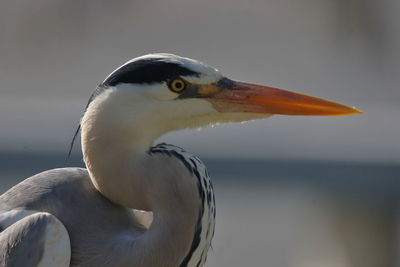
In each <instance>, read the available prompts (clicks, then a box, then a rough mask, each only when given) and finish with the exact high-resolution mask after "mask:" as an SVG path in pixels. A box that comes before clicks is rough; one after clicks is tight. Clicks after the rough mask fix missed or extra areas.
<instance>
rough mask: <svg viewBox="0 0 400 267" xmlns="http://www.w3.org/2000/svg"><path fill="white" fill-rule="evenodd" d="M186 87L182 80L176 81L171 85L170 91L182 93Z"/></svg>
mask: <svg viewBox="0 0 400 267" xmlns="http://www.w3.org/2000/svg"><path fill="white" fill-rule="evenodd" d="M185 87H186V83H185V81H184V80H182V79H175V80H173V81H172V82H170V83H169V89H171V91H173V92H175V93H181V92H182V91H183V90H185Z"/></svg>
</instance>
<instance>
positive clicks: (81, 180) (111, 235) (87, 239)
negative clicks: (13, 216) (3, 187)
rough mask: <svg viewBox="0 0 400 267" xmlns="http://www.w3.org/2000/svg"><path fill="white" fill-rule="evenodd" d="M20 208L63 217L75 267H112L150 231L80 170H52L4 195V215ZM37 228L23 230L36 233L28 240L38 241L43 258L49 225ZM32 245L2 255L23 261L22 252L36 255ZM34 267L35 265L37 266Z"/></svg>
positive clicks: (1, 207)
mask: <svg viewBox="0 0 400 267" xmlns="http://www.w3.org/2000/svg"><path fill="white" fill-rule="evenodd" d="M14 209H25V210H34V211H41V212H48V213H50V214H52V215H54V216H55V217H57V218H58V219H59V220H60V221H61V222H62V223H63V224H64V225H65V227H66V229H67V231H68V233H69V237H70V240H71V252H72V253H71V266H110V264H112V262H109V260H110V258H109V257H110V255H113V258H114V259H115V258H116V259H118V254H119V253H124V252H125V250H124V247H129V245H130V244H132V243H133V242H134V240H135V238H136V237H137V236H139V235H140V234H141V233H143V232H144V231H145V228H144V227H143V226H142V225H141V224H140V223H139V222H137V221H136V220H135V217H134V216H133V213H132V211H131V210H130V209H127V208H124V207H122V206H119V205H116V204H114V203H112V202H110V201H109V200H108V199H106V198H104V197H103V196H102V195H101V194H100V193H99V192H98V191H97V190H96V189H95V188H94V186H93V184H92V182H91V180H90V178H89V175H88V173H87V171H86V170H85V169H80V168H64V169H54V170H49V171H46V172H43V173H39V174H37V175H35V176H32V177H30V178H28V179H26V180H25V181H23V182H22V183H20V184H17V185H16V186H14V187H13V188H11V189H10V190H8V191H7V192H6V193H4V194H3V195H2V196H0V214H2V213H5V212H7V211H10V210H14ZM28 217H30V216H28ZM35 223H36V225H37V226H36V227H31V226H32V222H29V225H30V226H29V225H28V224H23V225H22V226H21V227H25V228H29V230H30V231H29V233H27V235H26V236H25V237H24V238H31V237H32V236H34V238H35V240H36V241H35V246H34V248H35V255H33V258H38V259H40V255H41V253H42V252H41V249H40V246H42V245H43V244H41V243H40V240H41V239H40V238H41V236H42V235H43V229H42V228H43V227H41V226H43V224H40V223H37V222H34V223H33V224H35ZM0 225H1V221H0ZM7 229H8V228H6V229H5V230H4V231H3V232H2V233H0V240H2V239H1V238H6V237H2V236H3V235H4V234H5V233H6V231H7ZM16 230H17V229H16ZM16 230H15V231H16ZM41 234H42V235H41ZM14 235H15V233H14ZM18 236H19V235H17V237H15V238H19V237H18ZM2 243H3V242H2ZM26 244H28V245H23V244H22V243H21V247H20V248H18V249H17V250H15V251H12V252H10V251H9V250H7V249H4V248H3V247H0V255H2V256H3V257H5V258H7V257H8V258H13V255H14V254H15V253H17V254H15V257H14V259H13V260H14V261H17V259H18V258H20V257H19V256H18V255H19V254H18V253H26V252H29V251H31V250H32V247H33V246H32V243H31V242H27V243H26ZM3 246H4V245H3ZM0 265H1V264H0ZM6 266H24V265H20V264H17V265H6ZM28 266H35V262H34V261H32V262H31V265H28Z"/></svg>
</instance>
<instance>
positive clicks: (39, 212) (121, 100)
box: [0, 53, 362, 267]
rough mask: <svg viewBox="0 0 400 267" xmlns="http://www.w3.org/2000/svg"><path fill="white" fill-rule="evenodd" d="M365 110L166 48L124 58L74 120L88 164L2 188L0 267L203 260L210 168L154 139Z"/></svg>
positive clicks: (211, 219)
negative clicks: (234, 73)
mask: <svg viewBox="0 0 400 267" xmlns="http://www.w3.org/2000/svg"><path fill="white" fill-rule="evenodd" d="M361 112H362V111H361V110H359V109H356V108H355V107H350V106H346V105H343V104H339V103H336V102H332V101H329V100H325V99H322V98H317V97H313V96H309V95H305V94H301V93H295V92H292V91H287V90H283V89H277V88H273V87H269V86H264V85H258V84H253V83H247V82H240V81H235V80H231V79H229V78H228V77H226V76H224V75H223V74H222V73H221V72H220V71H219V70H217V69H216V68H214V67H211V66H209V65H207V64H205V63H202V62H200V61H197V60H193V59H190V58H186V57H181V56H177V55H173V54H166V53H153V54H148V55H144V56H140V57H137V58H134V59H132V60H129V61H128V62H126V63H125V64H123V65H122V66H120V67H118V68H117V69H116V70H114V71H113V72H112V73H111V74H110V75H109V76H108V77H107V78H106V79H105V80H104V81H103V82H101V83H100V85H98V86H97V87H96V89H95V90H94V92H93V93H92V95H91V97H90V99H89V101H88V104H87V106H86V108H85V111H84V113H83V116H82V118H81V121H80V126H79V128H78V131H79V130H80V132H81V145H82V153H83V160H84V163H85V165H86V168H72V167H69V168H59V169H52V170H47V171H44V172H42V173H39V174H36V175H34V176H32V177H29V178H27V179H25V180H24V181H22V182H21V183H19V184H17V185H15V186H14V187H12V188H11V189H9V190H8V191H6V192H5V193H4V194H2V195H1V196H0V266H97V267H102V266H143V267H147V266H153V267H154V266H160V267H164V266H165V267H176V266H179V267H186V266H190V267H191V266H203V265H204V264H205V262H206V259H207V252H208V250H209V248H210V246H211V242H212V239H213V236H214V230H215V216H216V206H215V196H214V190H213V186H212V183H211V180H210V178H209V175H208V172H207V169H206V167H205V165H204V164H203V163H202V161H201V160H200V159H199V158H198V157H196V156H193V155H192V154H190V153H189V152H186V151H185V150H184V149H182V148H180V147H178V146H174V145H170V144H165V143H161V144H154V143H155V140H157V139H158V138H159V137H161V136H163V135H164V134H166V133H168V132H171V131H177V130H181V129H187V128H201V127H206V126H209V125H214V124H220V123H228V122H229V123H231V122H243V121H250V120H256V119H264V118H267V117H269V116H271V115H273V114H284V115H347V114H356V113H361ZM78 131H77V132H76V134H78ZM76 134H75V136H74V138H75V137H76Z"/></svg>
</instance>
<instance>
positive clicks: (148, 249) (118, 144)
mask: <svg viewBox="0 0 400 267" xmlns="http://www.w3.org/2000/svg"><path fill="white" fill-rule="evenodd" d="M110 93H111V94H112V92H110ZM112 101H113V98H112V97H110V96H109V95H107V94H106V95H104V93H103V94H102V95H101V96H98V97H97V99H96V100H94V101H93V102H92V103H91V104H90V105H89V107H88V109H87V111H86V112H85V115H84V117H83V119H82V150H83V154H84V160H85V163H86V166H87V169H88V171H89V174H90V177H91V180H92V182H93V184H94V185H95V187H96V189H97V190H98V191H99V192H100V193H101V194H103V195H104V196H105V197H107V198H108V199H109V200H111V201H113V202H115V203H117V204H120V205H122V206H124V207H127V208H132V209H139V210H146V211H152V212H153V216H154V219H153V223H152V225H151V227H150V228H149V230H147V231H146V232H145V233H144V234H143V235H142V236H141V237H140V238H139V239H138V240H135V243H134V246H132V247H131V249H132V250H133V251H131V252H128V253H125V254H126V255H127V257H130V260H129V262H130V263H132V264H133V263H137V264H138V265H137V266H179V264H180V263H181V261H182V260H183V258H184V257H185V256H186V255H187V253H188V251H189V250H190V246H191V244H192V241H193V236H194V233H195V226H196V222H197V220H198V217H199V210H200V207H201V205H202V203H200V201H199V193H198V188H197V185H196V181H195V180H193V179H191V178H188V176H189V177H191V174H190V173H189V171H188V169H187V168H186V167H185V166H184V164H182V162H180V161H179V160H176V159H175V158H172V157H170V156H168V155H163V154H150V153H149V150H150V148H151V144H152V143H153V140H154V139H155V138H157V137H159V135H162V132H157V131H150V130H154V129H150V128H149V126H148V125H143V123H140V121H134V119H135V118H132V119H130V121H129V122H126V121H125V122H124V121H122V122H121V121H118V120H116V119H115V118H118V117H120V118H123V115H124V114H119V112H121V111H124V110H122V109H119V108H118V106H117V105H115V104H114V105H113V103H112ZM132 125H135V126H136V127H132ZM146 127H147V128H146ZM149 132H154V133H155V134H149ZM154 255H158V256H159V257H155V256H154Z"/></svg>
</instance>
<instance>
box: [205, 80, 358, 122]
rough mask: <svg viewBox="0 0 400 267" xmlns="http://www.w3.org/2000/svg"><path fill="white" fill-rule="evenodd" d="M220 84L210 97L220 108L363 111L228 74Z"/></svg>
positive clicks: (332, 113) (335, 112) (316, 112)
mask: <svg viewBox="0 0 400 267" xmlns="http://www.w3.org/2000/svg"><path fill="white" fill-rule="evenodd" d="M216 86H217V87H219V88H220V90H218V92H216V93H215V94H212V95H209V96H208V97H206V99H207V100H208V101H210V102H211V103H212V104H213V106H214V108H215V109H216V110H218V111H219V112H251V113H268V114H285V115H320V116H335V115H348V114H355V113H363V112H362V111H361V110H359V109H356V108H355V107H349V106H345V105H342V104H339V103H335V102H332V101H329V100H325V99H322V98H318V97H314V96H309V95H305V94H300V93H295V92H290V91H287V90H282V89H278V88H273V87H268V86H263V85H257V84H251V83H245V82H237V81H232V80H229V79H227V78H224V79H222V80H220V81H219V82H218V83H217V84H216Z"/></svg>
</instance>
